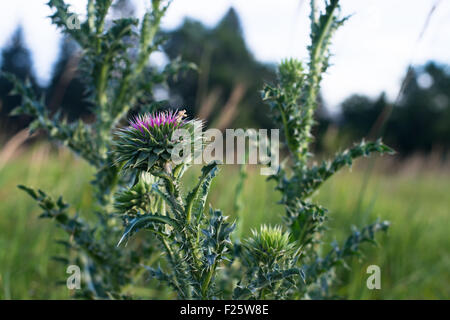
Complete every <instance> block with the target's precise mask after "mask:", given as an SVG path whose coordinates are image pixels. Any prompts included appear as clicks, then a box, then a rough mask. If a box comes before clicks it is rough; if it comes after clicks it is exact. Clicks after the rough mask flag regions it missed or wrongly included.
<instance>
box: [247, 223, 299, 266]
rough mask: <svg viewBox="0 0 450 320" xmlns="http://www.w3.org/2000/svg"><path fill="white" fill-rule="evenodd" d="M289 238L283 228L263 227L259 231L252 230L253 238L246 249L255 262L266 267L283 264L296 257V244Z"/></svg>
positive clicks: (249, 240) (248, 241)
mask: <svg viewBox="0 0 450 320" xmlns="http://www.w3.org/2000/svg"><path fill="white" fill-rule="evenodd" d="M289 236H290V235H289V233H288V232H283V230H282V229H281V226H275V227H270V226H267V225H262V226H261V228H260V229H259V231H256V230H252V236H251V237H250V238H249V239H248V240H247V241H246V242H245V247H246V249H247V250H248V252H249V254H250V256H252V258H253V260H254V262H257V263H259V264H261V265H266V266H271V265H273V264H274V263H278V264H281V263H283V262H284V261H286V260H289V259H292V258H293V257H294V256H295V255H296V246H295V243H292V242H291V241H290V239H289Z"/></svg>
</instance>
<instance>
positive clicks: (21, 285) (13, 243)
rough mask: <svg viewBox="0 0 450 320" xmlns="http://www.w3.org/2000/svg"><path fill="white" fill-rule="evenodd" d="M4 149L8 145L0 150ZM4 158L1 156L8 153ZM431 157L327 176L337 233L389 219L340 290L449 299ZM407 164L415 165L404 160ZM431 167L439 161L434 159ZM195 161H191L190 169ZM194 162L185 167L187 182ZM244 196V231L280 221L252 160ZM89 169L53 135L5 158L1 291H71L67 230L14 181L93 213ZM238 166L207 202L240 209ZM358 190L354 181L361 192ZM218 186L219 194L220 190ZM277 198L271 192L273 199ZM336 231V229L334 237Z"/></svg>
mask: <svg viewBox="0 0 450 320" xmlns="http://www.w3.org/2000/svg"><path fill="white" fill-rule="evenodd" d="M2 156H3V157H4V156H5V155H4V154H3V155H2ZM3 160H5V159H4V158H3ZM430 161H431V160H430V159H425V158H423V159H420V158H417V159H415V160H411V161H410V163H409V164H406V163H405V164H404V165H403V170H398V169H393V168H392V159H388V158H386V157H385V158H378V159H377V160H376V164H375V168H374V170H373V171H372V174H371V175H370V177H369V178H368V177H367V173H368V170H369V169H368V168H370V160H362V161H361V162H360V163H358V164H357V165H356V166H355V167H354V168H353V169H352V172H349V170H344V171H343V172H341V173H339V174H338V175H337V176H336V177H334V178H332V179H331V180H329V181H327V182H326V183H325V184H324V186H323V187H322V188H321V190H320V192H319V193H318V194H317V195H315V197H317V198H319V199H320V200H321V203H323V205H324V206H326V207H327V208H329V211H330V214H331V215H330V216H331V219H330V223H329V227H330V228H331V229H333V232H331V233H330V234H333V236H335V237H336V240H337V241H342V240H343V237H344V236H345V234H348V231H349V229H350V228H351V226H352V225H356V226H361V225H364V224H365V223H367V222H369V221H372V220H374V219H376V218H380V219H387V220H389V221H391V223H392V226H391V229H390V230H389V232H388V233H387V234H386V235H381V236H380V237H379V245H380V247H378V248H377V247H371V246H368V245H366V248H365V256H364V257H363V259H362V260H358V259H357V258H354V259H353V260H352V263H350V265H349V267H350V269H349V270H347V271H344V272H343V273H344V274H343V277H342V278H341V279H342V282H343V283H345V286H342V288H341V289H340V292H339V293H340V294H342V295H346V296H348V298H350V299H447V298H448V297H449V296H450V285H449V284H450V273H449V272H448V270H449V268H450V238H449V237H448V231H449V230H450V219H449V215H450V213H449V208H450V197H449V196H448V191H449V190H450V170H448V168H447V169H446V168H443V169H441V170H436V169H430V165H429V162H430ZM406 167H409V168H406ZM434 168H435V167H434ZM194 171H195V170H194ZM197 173H198V172H190V174H189V175H188V176H186V180H187V181H186V182H187V185H189V182H190V181H191V180H192V182H193V181H194V179H196V178H195V176H196V174H197ZM247 173H248V178H247V179H246V180H245V184H244V192H243V197H242V200H243V201H242V203H243V207H242V215H241V216H240V221H241V223H242V231H243V233H244V234H246V233H248V232H249V231H250V229H251V228H252V227H256V226H258V225H259V224H261V223H279V222H281V217H282V213H283V210H282V208H281V207H279V206H277V205H276V204H274V203H275V201H276V200H277V197H278V196H279V195H278V194H277V193H275V192H273V187H274V186H273V184H271V183H266V182H265V181H264V180H265V177H264V176H261V175H260V174H259V170H258V168H256V167H253V166H249V167H248V172H247ZM91 174H92V170H91V169H90V168H89V166H88V165H87V164H85V163H83V162H82V161H81V160H80V159H76V158H74V156H72V155H71V154H70V153H68V152H66V151H59V150H55V149H54V148H53V149H52V148H50V147H49V145H47V144H39V145H35V146H33V147H32V148H30V149H28V150H27V149H26V150H22V151H21V152H20V153H17V152H16V154H14V155H11V157H10V158H9V159H8V160H6V161H3V163H2V164H1V167H0V216H1V217H2V218H1V219H0V299H61V298H69V297H70V292H69V290H68V289H67V288H66V287H65V286H64V285H58V283H57V282H58V281H57V280H58V279H60V280H62V281H64V279H65V266H64V265H63V264H61V263H58V262H57V261H55V260H53V259H52V257H53V256H56V255H58V253H60V252H61V250H63V248H61V247H60V246H59V245H58V244H57V243H56V242H55V239H62V238H64V234H63V233H62V232H61V231H60V230H58V229H57V228H56V227H55V225H54V224H52V223H48V221H45V220H41V219H38V215H39V212H40V210H39V208H38V207H37V206H36V204H35V202H34V201H32V199H30V198H29V197H28V196H27V195H26V194H25V193H23V192H21V191H20V190H18V189H17V188H16V186H17V184H19V183H24V184H26V185H30V186H34V187H39V188H42V189H44V190H47V191H48V192H49V193H50V194H52V195H55V196H56V195H58V194H62V195H63V196H64V198H65V199H66V201H67V202H68V203H70V204H73V207H72V211H73V212H74V211H77V212H79V213H80V214H81V215H82V216H83V217H85V218H87V219H89V215H90V214H92V212H89V211H88V210H87V208H90V206H91V204H92V201H93V199H92V194H91V190H90V187H89V181H90V179H91ZM238 176H239V170H238V168H237V167H235V166H227V165H225V166H222V168H221V172H220V174H219V176H218V178H217V179H216V180H215V182H214V183H213V186H212V193H211V195H210V197H209V199H208V202H209V203H211V205H212V206H214V207H217V208H223V211H224V212H225V213H226V214H228V215H230V216H232V217H235V214H234V207H233V201H232V199H233V197H234V190H235V188H236V184H237V182H238ZM355 190H358V191H357V192H355ZM219 191H220V192H224V191H225V194H223V193H222V195H221V196H220V197H219V196H218V194H219ZM274 200H275V201H274ZM330 240H334V239H330ZM372 264H375V265H379V266H380V268H381V274H382V278H381V286H382V287H381V290H369V289H367V287H366V279H367V277H368V274H367V273H366V268H367V266H368V265H372Z"/></svg>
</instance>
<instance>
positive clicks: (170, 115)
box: [129, 110, 186, 133]
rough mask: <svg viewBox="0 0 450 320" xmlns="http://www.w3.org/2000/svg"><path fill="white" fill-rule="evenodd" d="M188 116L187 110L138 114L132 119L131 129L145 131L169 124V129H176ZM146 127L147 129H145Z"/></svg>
mask: <svg viewBox="0 0 450 320" xmlns="http://www.w3.org/2000/svg"><path fill="white" fill-rule="evenodd" d="M185 116H186V111H184V110H181V111H178V110H175V111H172V110H171V111H163V112H156V113H153V114H149V113H147V114H145V115H138V116H136V117H135V118H134V119H133V120H131V121H130V127H129V129H130V130H132V129H134V130H139V131H140V132H142V133H144V132H145V131H146V130H148V131H152V129H159V128H161V127H164V126H166V125H167V126H168V127H169V129H175V128H177V127H179V126H180V125H183V124H184V122H185V121H184V120H183V118H184V117H185ZM145 129H146V130H145Z"/></svg>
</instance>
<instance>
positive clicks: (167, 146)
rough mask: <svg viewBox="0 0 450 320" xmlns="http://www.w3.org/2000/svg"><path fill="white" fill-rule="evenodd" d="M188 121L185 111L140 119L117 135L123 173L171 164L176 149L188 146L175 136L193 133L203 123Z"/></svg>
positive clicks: (131, 122)
mask: <svg viewBox="0 0 450 320" xmlns="http://www.w3.org/2000/svg"><path fill="white" fill-rule="evenodd" d="M185 117H186V111H184V110H182V111H164V112H156V113H152V114H150V113H147V114H144V115H139V116H136V117H135V118H134V119H132V120H131V121H130V123H129V126H127V127H125V128H122V129H119V130H118V132H117V133H116V136H117V139H116V141H115V155H116V162H117V163H124V166H123V169H138V170H145V171H150V170H151V169H153V168H155V167H156V168H159V169H164V168H165V167H166V165H167V164H168V163H169V162H170V159H171V152H172V149H173V148H174V147H175V146H176V145H177V144H179V143H186V142H185V141H182V139H181V138H174V137H173V136H174V132H175V131H176V130H178V129H186V130H188V131H189V132H193V127H194V123H195V124H197V125H200V126H201V122H200V121H198V120H195V121H194V120H191V121H187V120H185V119H184V118H185ZM188 143H190V142H188Z"/></svg>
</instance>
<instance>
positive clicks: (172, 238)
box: [6, 0, 392, 299]
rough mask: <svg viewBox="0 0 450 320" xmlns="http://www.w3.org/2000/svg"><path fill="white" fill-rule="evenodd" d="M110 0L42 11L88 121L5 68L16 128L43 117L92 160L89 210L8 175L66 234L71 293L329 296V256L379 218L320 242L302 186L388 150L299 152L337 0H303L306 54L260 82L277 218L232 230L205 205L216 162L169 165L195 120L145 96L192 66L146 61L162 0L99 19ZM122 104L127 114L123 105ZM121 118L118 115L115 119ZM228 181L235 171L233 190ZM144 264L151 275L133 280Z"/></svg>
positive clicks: (344, 250)
mask: <svg viewBox="0 0 450 320" xmlns="http://www.w3.org/2000/svg"><path fill="white" fill-rule="evenodd" d="M111 4H112V0H89V1H88V7H87V12H88V17H87V19H86V21H84V22H83V23H82V24H81V29H80V30H73V29H69V28H68V27H67V25H66V23H65V21H66V20H67V18H68V17H69V16H70V15H71V14H73V13H72V12H71V11H70V8H69V6H68V5H66V4H65V3H64V1H63V0H50V1H49V3H48V5H49V6H50V8H52V9H54V14H53V15H52V16H51V18H52V21H53V23H54V24H56V25H57V26H58V27H60V28H61V29H62V30H63V32H65V33H66V34H68V35H69V36H71V37H72V38H73V39H74V40H76V41H77V43H78V44H79V46H80V48H81V53H82V54H83V58H82V65H81V70H82V72H83V75H84V79H85V80H86V82H87V85H88V87H89V96H88V99H89V101H90V102H91V104H92V106H93V111H94V114H95V116H96V118H95V121H94V122H93V123H90V124H87V123H84V122H82V121H77V122H74V123H67V122H66V121H65V120H64V119H62V118H61V116H60V115H58V114H56V115H51V114H50V112H49V111H48V109H46V107H45V105H44V102H43V100H39V99H38V98H37V97H36V96H35V94H34V92H33V90H32V88H31V87H30V85H28V84H26V83H25V84H23V83H20V82H19V81H17V80H16V79H15V78H14V76H12V75H6V76H7V77H8V78H9V79H10V80H11V81H12V82H13V83H14V93H15V94H19V95H21V96H22V104H21V105H20V106H19V107H17V108H16V109H15V111H14V114H15V115H19V114H26V115H29V116H31V117H33V119H34V120H33V122H32V123H31V125H30V131H35V130H38V129H42V130H45V131H46V132H47V133H48V135H49V137H50V138H51V139H52V140H54V141H56V142H58V143H60V144H62V145H64V146H66V147H68V148H69V149H70V150H72V151H73V152H75V153H76V154H78V155H79V156H80V157H81V158H83V159H85V160H86V161H87V162H88V163H89V164H90V165H91V166H92V167H93V168H94V169H95V176H94V179H93V181H92V184H93V187H94V191H95V194H96V199H97V202H96V204H95V206H94V207H93V208H92V212H95V213H96V218H97V220H96V221H92V220H85V219H82V218H81V217H80V215H78V214H77V213H76V212H75V213H74V212H73V211H70V206H69V205H68V204H67V203H66V202H65V201H64V200H63V199H62V197H59V198H58V199H57V200H54V199H53V198H52V197H51V196H49V195H48V194H47V193H46V192H44V191H42V190H37V191H36V190H35V189H33V188H30V187H26V186H20V188H21V189H23V190H24V191H26V192H27V193H28V194H29V195H30V196H31V197H33V198H34V199H35V200H36V201H37V202H38V204H39V206H40V207H41V209H42V210H43V213H42V215H41V217H42V218H50V219H53V220H54V221H55V222H56V223H57V224H58V225H59V226H60V227H61V228H62V229H63V230H65V231H66V232H67V234H68V238H67V240H64V241H59V243H61V244H63V245H64V246H65V247H66V248H67V249H68V257H67V258H65V257H64V258H63V259H59V260H60V261H65V262H70V263H71V264H78V265H80V266H82V267H83V269H84V271H85V273H84V274H86V275H87V276H86V277H85V278H83V285H82V290H80V291H77V292H76V297H80V298H95V299H98V298H100V299H123V298H141V297H140V296H137V295H136V294H135V290H133V289H134V288H139V287H145V286H152V285H153V286H155V287H154V289H156V290H162V291H163V292H167V291H169V292H171V295H170V297H176V298H181V299H223V298H227V299H230V298H233V299H306V298H316V299H323V298H331V297H333V296H334V295H333V292H332V290H331V289H332V285H333V283H334V281H335V275H336V272H335V269H336V267H337V266H338V265H341V264H343V262H345V260H346V259H347V258H349V257H351V256H354V255H356V254H359V252H360V246H361V244H363V243H364V242H370V243H373V242H374V240H375V233H376V232H377V231H379V230H386V229H387V227H388V223H387V222H374V223H373V224H371V225H369V226H367V227H364V228H362V229H360V230H357V229H354V230H353V231H352V234H351V235H350V236H349V238H348V239H347V240H346V241H345V242H344V244H343V245H342V246H338V245H334V246H333V247H332V249H331V251H329V252H328V253H325V254H323V252H324V248H325V245H326V243H324V237H323V234H324V232H325V231H326V228H325V224H326V221H327V218H328V211H327V210H326V209H325V208H323V207H321V206H320V205H318V204H315V203H314V202H313V200H312V196H313V195H314V193H315V191H316V190H317V189H318V188H319V187H320V186H321V185H322V183H323V182H324V181H326V180H327V179H328V178H330V177H331V176H332V175H333V174H334V173H336V172H337V171H338V170H339V169H341V168H342V167H344V166H348V165H351V164H352V162H353V160H354V159H356V158H358V157H361V156H367V155H369V154H370V153H373V152H378V153H381V154H382V153H390V152H392V151H391V149H389V148H388V147H386V146H385V145H384V144H382V143H381V141H379V140H378V141H376V142H364V141H363V142H361V143H359V144H357V145H355V146H354V147H352V148H350V149H348V150H345V151H343V152H341V153H339V154H337V155H336V157H335V158H334V159H333V160H331V161H324V162H323V163H322V164H320V165H317V164H314V163H313V162H312V160H311V159H312V154H311V151H310V144H311V141H312V135H311V129H312V127H313V125H314V111H315V109H316V107H317V95H318V92H319V88H320V81H321V77H322V74H323V73H324V72H325V71H326V70H327V67H328V59H329V44H330V41H331V38H332V35H333V33H334V32H335V31H336V29H337V28H338V27H339V26H341V25H342V24H343V23H344V21H345V18H343V19H341V18H339V5H338V0H331V1H330V2H326V3H325V11H324V12H321V13H319V12H318V11H317V9H316V6H315V1H312V2H311V4H312V6H311V17H310V18H311V44H310V46H309V55H310V57H309V61H307V63H306V65H304V64H303V63H302V62H300V61H297V60H294V59H288V60H285V61H284V62H282V63H281V64H280V66H279V68H278V74H279V77H278V82H277V83H276V84H271V85H269V84H267V85H266V86H265V87H264V89H263V91H262V98H263V100H265V101H267V103H268V104H269V105H270V107H271V110H272V112H273V115H274V118H275V120H276V122H277V124H278V125H279V127H280V128H281V129H282V132H283V137H284V142H285V147H286V148H287V150H288V151H289V155H288V157H287V159H285V161H283V165H281V166H279V168H278V171H277V173H276V174H273V175H272V176H270V180H275V182H276V189H277V191H278V192H280V193H281V195H282V198H281V201H280V206H282V207H283V208H284V210H285V212H286V214H285V216H284V219H283V225H278V226H266V225H263V226H261V227H260V228H259V229H256V230H253V231H252V235H251V236H250V237H248V238H244V239H241V232H239V233H238V234H234V232H235V227H236V224H235V223H234V222H233V221H230V219H229V218H228V217H227V216H225V215H224V214H223V213H222V211H221V210H217V209H214V208H213V207H211V206H209V207H208V208H206V207H207V203H206V202H207V196H208V193H209V190H210V187H211V182H212V180H213V179H214V177H215V176H216V175H217V173H218V170H219V164H218V163H217V162H212V163H208V164H206V165H204V166H203V168H202V170H201V175H200V177H199V179H198V182H197V183H196V185H195V186H194V187H193V188H192V189H191V190H188V191H187V192H183V190H184V189H183V188H182V187H183V186H182V183H183V182H182V177H183V175H184V173H185V172H186V171H187V170H188V169H189V168H190V163H191V161H189V159H190V158H189V157H187V156H188V153H190V151H192V150H194V153H193V157H195V156H196V153H195V152H196V151H195V149H196V146H198V145H202V144H203V143H205V141H204V140H203V138H202V134H201V121H199V120H188V119H187V117H186V114H185V112H184V111H167V110H165V111H164V110H157V109H160V107H161V106H163V105H164V104H165V103H164V102H163V101H157V100H156V98H155V96H154V95H153V88H154V86H155V85H157V84H160V85H164V84H165V83H166V80H167V79H169V78H170V77H174V76H176V75H177V74H179V73H180V72H182V71H183V70H186V69H189V68H194V66H193V65H192V64H189V63H185V62H182V61H180V60H175V61H171V62H170V63H169V64H168V65H167V66H166V67H165V68H164V70H162V71H158V70H156V69H155V68H152V67H150V66H149V65H148V63H147V62H148V59H149V56H150V55H151V54H152V53H153V52H155V51H157V50H159V47H160V44H161V43H162V42H163V41H164V39H163V38H160V37H158V32H157V31H158V28H159V23H160V20H161V18H162V16H163V15H164V13H165V11H166V10H167V7H168V5H169V3H166V2H163V1H159V0H153V1H151V4H152V5H151V9H150V11H149V12H147V13H146V14H145V15H144V17H143V18H142V19H141V20H138V19H134V18H122V19H118V20H114V21H112V22H109V21H108V20H107V19H106V17H107V12H108V9H109V7H110V6H111ZM131 111H133V112H134V114H136V113H137V114H138V115H137V116H134V117H132V116H130V112H131ZM127 118H129V119H131V120H129V122H128V124H125V123H124V122H125V121H126V119H127ZM180 131H183V132H184V133H185V134H184V135H179V134H178V133H179V132H180ZM199 132H200V134H198V133H199ZM174 155H178V156H179V157H178V160H177V161H175V158H174ZM243 172H245V171H242V173H243ZM245 176H246V174H241V178H242V179H244V178H245ZM242 187H243V182H242V181H240V182H239V186H238V188H237V196H239V197H241V196H242ZM241 200H242V199H239V201H238V202H237V203H239V204H242V201H241ZM240 207H241V205H239V206H236V208H237V209H239V208H240ZM239 211H240V210H239ZM142 230H146V231H148V232H145V233H143V232H140V231H142ZM232 235H233V236H232ZM126 244H127V245H126ZM143 274H145V275H146V277H143ZM148 277H150V279H153V280H156V281H150V282H146V281H145V280H146V279H148Z"/></svg>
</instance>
